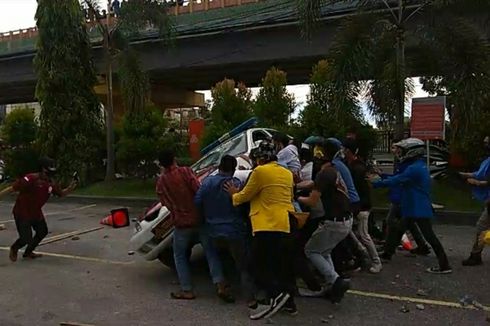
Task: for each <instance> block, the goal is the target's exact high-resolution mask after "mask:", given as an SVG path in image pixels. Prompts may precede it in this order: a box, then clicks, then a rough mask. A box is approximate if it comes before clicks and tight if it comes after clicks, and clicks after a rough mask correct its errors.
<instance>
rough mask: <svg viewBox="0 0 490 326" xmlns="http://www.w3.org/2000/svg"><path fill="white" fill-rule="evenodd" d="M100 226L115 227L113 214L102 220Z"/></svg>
mask: <svg viewBox="0 0 490 326" xmlns="http://www.w3.org/2000/svg"><path fill="white" fill-rule="evenodd" d="M100 224H103V225H110V226H114V223H113V219H112V214H109V215H107V216H106V217H104V218H103V219H102V220H100Z"/></svg>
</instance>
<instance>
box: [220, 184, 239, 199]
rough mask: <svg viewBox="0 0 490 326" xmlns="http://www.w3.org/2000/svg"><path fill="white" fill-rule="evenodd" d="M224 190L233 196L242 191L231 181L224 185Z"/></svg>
mask: <svg viewBox="0 0 490 326" xmlns="http://www.w3.org/2000/svg"><path fill="white" fill-rule="evenodd" d="M223 189H224V190H225V191H226V192H228V193H229V194H230V195H232V196H233V195H234V194H236V193H237V192H239V191H240V189H239V188H238V187H237V186H235V185H234V184H233V182H231V181H228V182H226V183H225V184H224V185H223Z"/></svg>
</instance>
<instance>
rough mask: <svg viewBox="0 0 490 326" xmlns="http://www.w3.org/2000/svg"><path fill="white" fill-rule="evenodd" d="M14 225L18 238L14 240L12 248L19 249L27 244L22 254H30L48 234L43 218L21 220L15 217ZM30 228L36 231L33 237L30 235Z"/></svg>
mask: <svg viewBox="0 0 490 326" xmlns="http://www.w3.org/2000/svg"><path fill="white" fill-rule="evenodd" d="M15 226H16V227H17V232H18V233H19V239H17V241H15V242H14V244H13V245H12V248H13V249H15V250H19V249H21V248H22V247H24V246H25V245H27V248H26V251H25V252H24V255H28V254H31V253H32V252H33V251H34V249H36V247H37V246H38V245H39V243H40V242H41V241H42V240H43V239H44V237H45V236H46V235H47V234H48V225H47V224H46V221H45V220H44V219H41V220H22V219H19V218H17V217H16V218H15ZM32 229H34V231H36V234H35V235H34V237H32Z"/></svg>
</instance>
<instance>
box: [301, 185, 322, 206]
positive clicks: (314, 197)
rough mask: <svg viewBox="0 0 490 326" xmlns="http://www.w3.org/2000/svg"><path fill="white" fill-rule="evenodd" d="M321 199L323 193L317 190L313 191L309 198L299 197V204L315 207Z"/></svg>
mask: <svg viewBox="0 0 490 326" xmlns="http://www.w3.org/2000/svg"><path fill="white" fill-rule="evenodd" d="M321 197H322V193H321V192H319V191H318V190H316V189H313V190H312V191H311V192H310V195H309V196H308V197H299V198H298V202H299V203H300V204H303V205H306V206H309V207H315V206H316V205H317V204H318V201H319V200H320V198H321Z"/></svg>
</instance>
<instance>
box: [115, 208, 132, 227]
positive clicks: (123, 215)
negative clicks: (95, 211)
mask: <svg viewBox="0 0 490 326" xmlns="http://www.w3.org/2000/svg"><path fill="white" fill-rule="evenodd" d="M111 216H112V223H113V227H115V228H122V227H125V226H128V225H129V211H128V209H127V208H117V209H113V210H111Z"/></svg>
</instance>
